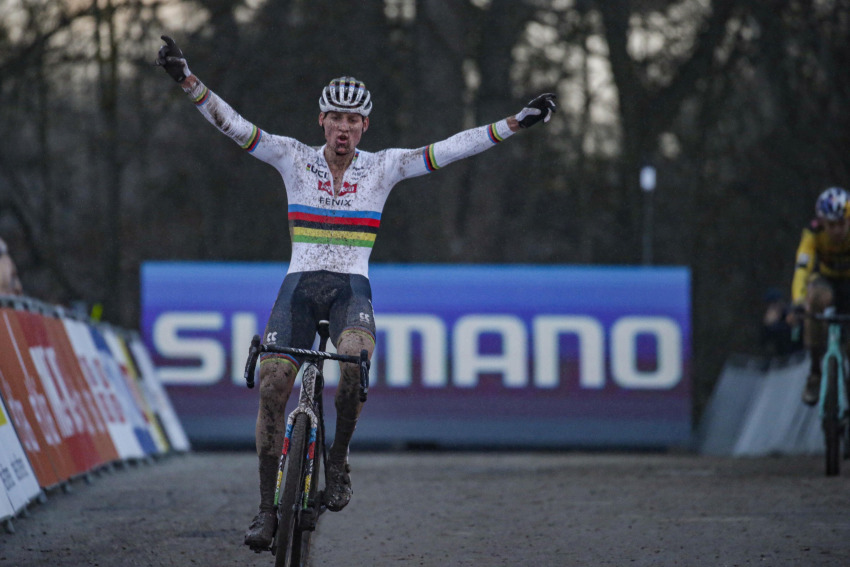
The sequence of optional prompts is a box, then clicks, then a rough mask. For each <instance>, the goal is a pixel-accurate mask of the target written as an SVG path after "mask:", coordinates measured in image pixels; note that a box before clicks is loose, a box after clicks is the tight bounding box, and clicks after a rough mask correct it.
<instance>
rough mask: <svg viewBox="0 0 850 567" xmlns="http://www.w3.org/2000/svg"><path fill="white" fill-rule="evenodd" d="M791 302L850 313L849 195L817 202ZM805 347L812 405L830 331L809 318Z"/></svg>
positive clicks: (829, 194) (834, 193)
mask: <svg viewBox="0 0 850 567" xmlns="http://www.w3.org/2000/svg"><path fill="white" fill-rule="evenodd" d="M791 298H792V301H793V303H794V305H795V306H796V307H797V310H798V311H803V310H804V311H806V312H807V313H823V311H824V309H826V308H827V307H829V306H835V308H836V310H837V311H838V312H839V313H850V195H848V194H847V191H845V190H844V189H842V188H840V187H830V188H829V189H827V190H826V191H824V192H823V193H821V194H820V196H818V198H817V201H816V202H815V218H814V219H813V220H812V221H811V223H810V224H809V226H808V227H806V228H804V229H803V234H802V237H801V238H800V245H799V246H798V248H797V263H796V268H795V270H794V278H793V281H792V284H791ZM803 342H804V344H805V346H806V347H807V348H808V349H809V352H810V355H811V370H810V372H809V375H808V377H807V378H806V386H805V388H804V390H803V402H805V403H806V404H808V405H814V404H816V403H817V401H818V397H819V395H820V379H821V359H822V358H823V355H824V354H825V353H826V343H827V328H826V325H825V324H823V323H822V322H818V321H813V320H811V319H808V318H807V319H806V320H805V321H804V322H803Z"/></svg>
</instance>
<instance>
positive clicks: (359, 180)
mask: <svg viewBox="0 0 850 567" xmlns="http://www.w3.org/2000/svg"><path fill="white" fill-rule="evenodd" d="M186 83H187V85H186V86H185V87H184V88H185V90H186V92H187V93H188V94H189V95H190V96H192V98H193V100H194V102H195V105H196V106H197V108H198V110H200V111H201V114H203V115H204V117H206V119H207V120H209V121H210V122H211V123H212V124H213V125H214V126H216V127H217V128H218V129H219V130H221V131H222V132H223V133H224V134H226V135H227V136H229V137H230V138H231V139H233V140H234V141H235V142H236V143H237V144H239V145H240V146H241V147H242V148H244V149H246V150H247V151H248V152H250V153H251V154H252V155H253V156H254V157H256V158H258V159H261V160H262V161H264V162H266V163H268V164H269V165H272V166H274V168H275V169H277V170H278V172H279V173H280V175H281V177H283V183H284V186H285V187H286V198H287V203H288V209H289V210H288V216H289V232H290V237H291V239H292V258H291V260H290V263H289V271H288V273H293V272H308V271H315V270H328V271H330V272H338V273H344V274H360V275H363V276H366V277H368V272H369V256H370V254H371V253H372V246H373V245H374V243H375V236H376V235H377V233H378V228H379V227H380V225H381V212H382V211H383V209H384V203H386V200H387V197H388V196H389V194H390V191H391V190H392V188H393V187H394V186H395V185H396V184H397V183H398V182H399V181H401V180H402V179H407V178H409V177H416V176H419V175H424V174H426V173H430V172H432V171H436V170H437V169H440V168H441V167H443V166H445V165H447V164H449V163H451V162H453V161H457V160H459V159H462V158H465V157H468V156H471V155H474V154H477V153H480V152H483V151H484V150H486V149H488V148H491V147H493V146H494V145H495V144H497V143H499V142H501V141H502V140H504V139H505V138H507V137H508V136H510V135H511V134H512V133H513V132H511V129H510V128H509V127H508V124H507V120H500V121H499V122H495V123H493V124H490V125H488V126H480V127H478V128H472V129H470V130H466V131H464V132H460V133H459V134H455V135H454V136H452V137H450V138H448V139H446V140H443V141H441V142H437V143H434V144H430V145H428V146H425V147H422V148H417V149H400V148H392V149H387V150H383V151H379V152H374V153H373V152H366V151H362V150H355V156H354V160H353V161H352V162H351V165H350V166H349V167H348V169H347V170H346V171H345V174H344V177H343V180H342V184H341V189H340V191H339V194H337V195H335V194H334V189H333V187H334V183H333V178H332V176H331V172H330V168H329V167H328V164H327V162H326V161H325V157H324V146H322V147H318V148H316V147H311V146H307V145H306V144H303V143H301V142H299V141H298V140H295V139H293V138H288V137H286V136H277V135H273V134H269V133H267V132H264V131H262V130H260V129H259V128H257V127H256V126H255V125H254V124H252V123H251V122H249V121H248V120H246V119H244V118H243V117H242V116H240V115H239V114H238V113H237V112H236V111H235V110H234V109H233V108H232V107H231V106H230V105H228V104H227V103H226V102H224V101H223V100H222V99H221V98H220V97H219V96H217V95H216V94H215V93H213V92H212V91H210V90H209V89H208V88H207V87H206V86H204V84H203V83H201V81H199V80H195V81H192V82H191V84H188V83H190V81H186Z"/></svg>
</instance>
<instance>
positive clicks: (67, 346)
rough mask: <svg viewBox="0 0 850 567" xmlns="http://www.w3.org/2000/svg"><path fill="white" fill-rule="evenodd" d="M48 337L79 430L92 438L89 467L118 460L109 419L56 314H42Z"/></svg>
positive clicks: (69, 406)
mask: <svg viewBox="0 0 850 567" xmlns="http://www.w3.org/2000/svg"><path fill="white" fill-rule="evenodd" d="M42 322H43V323H44V327H45V330H46V331H47V335H48V339H49V341H50V344H51V345H52V347H53V350H54V351H55V355H56V362H57V363H58V368H57V370H58V371H60V372H61V374H58V376H59V377H61V378H62V379H63V380H61V382H63V383H64V388H65V389H66V390H67V396H68V408H69V409H70V410H72V411H71V413H72V415H73V416H74V422H75V424H76V426H77V428H78V429H82V431H83V432H84V433H85V434H87V435H88V436H89V437H90V438H91V442H92V444H93V446H94V449H95V451H96V453H95V454H93V455H92V456H93V457H95V455H96V458H93V459H92V462H91V463H90V464H89V466H90V467H93V466H97V465H103V464H105V463H110V462H112V461H115V460H117V459H118V451H117V450H116V449H115V444H114V443H113V442H112V438H111V437H110V436H109V431H107V429H106V421H105V419H104V417H103V415H102V414H101V413H100V408H98V407H97V404H96V403H95V401H94V394H93V393H92V390H91V388H90V387H89V384H88V380H86V378H85V377H84V376H83V371H82V368H81V367H80V363H79V360H78V359H77V355H76V353H74V348H73V346H72V345H71V341H70V339H69V337H68V332H67V330H66V328H65V325H64V323H63V322H62V320H61V319H59V318H57V317H42Z"/></svg>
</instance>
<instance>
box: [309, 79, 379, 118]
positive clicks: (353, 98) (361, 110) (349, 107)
mask: <svg viewBox="0 0 850 567" xmlns="http://www.w3.org/2000/svg"><path fill="white" fill-rule="evenodd" d="M319 109H320V110H321V111H322V112H332V111H335V112H353V113H355V114H359V115H360V116H363V117H364V118H365V117H366V116H369V113H370V112H372V95H370V94H369V91H368V90H366V85H365V84H363V82H362V81H358V80H357V79H355V78H354V77H340V78H338V79H334V80H333V81H331V82H330V83H329V84H328V86H326V87H325V88H324V89H323V90H322V96H321V97H319Z"/></svg>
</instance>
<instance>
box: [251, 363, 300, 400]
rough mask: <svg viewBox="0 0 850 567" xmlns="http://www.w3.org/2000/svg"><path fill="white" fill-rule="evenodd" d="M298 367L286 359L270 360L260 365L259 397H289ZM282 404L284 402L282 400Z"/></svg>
mask: <svg viewBox="0 0 850 567" xmlns="http://www.w3.org/2000/svg"><path fill="white" fill-rule="evenodd" d="M296 374H298V367H296V366H295V364H294V363H293V362H292V361H291V360H289V359H286V358H270V359H266V360H263V361H262V362H261V363H260V396H261V397H268V396H271V397H275V398H279V397H281V396H283V397H284V398H288V397H289V393H290V392H291V391H292V385H293V384H294V383H295V375H296ZM283 401H284V403H285V402H286V400H285V399H284V400H283Z"/></svg>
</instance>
